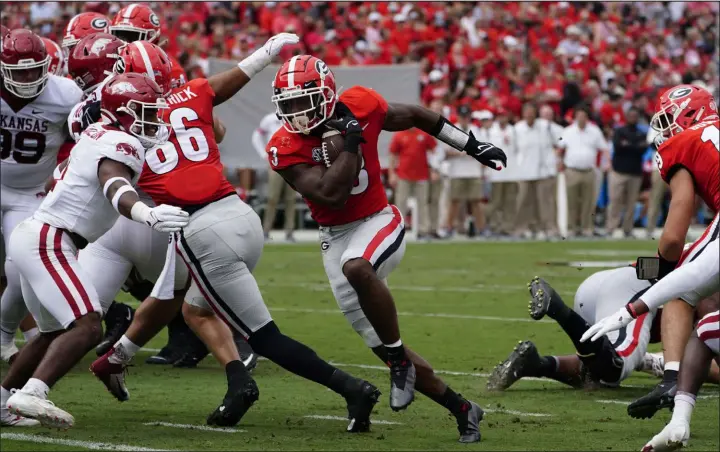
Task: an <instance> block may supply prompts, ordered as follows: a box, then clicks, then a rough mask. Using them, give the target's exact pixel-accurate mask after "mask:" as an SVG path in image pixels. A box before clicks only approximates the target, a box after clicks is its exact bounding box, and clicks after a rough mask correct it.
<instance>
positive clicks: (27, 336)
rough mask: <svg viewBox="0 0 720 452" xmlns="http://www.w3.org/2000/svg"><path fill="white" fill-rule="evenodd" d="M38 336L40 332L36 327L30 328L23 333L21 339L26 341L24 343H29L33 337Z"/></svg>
mask: <svg viewBox="0 0 720 452" xmlns="http://www.w3.org/2000/svg"><path fill="white" fill-rule="evenodd" d="M38 334H40V330H38V329H37V327H35V328H30V329H29V330H27V331H23V337H24V338H25V341H26V342H29V341H30V339H32V338H34V337H35V336H37V335H38Z"/></svg>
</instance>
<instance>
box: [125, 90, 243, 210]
mask: <svg viewBox="0 0 720 452" xmlns="http://www.w3.org/2000/svg"><path fill="white" fill-rule="evenodd" d="M214 97H215V93H214V92H213V90H212V88H211V87H210V84H209V83H208V81H207V79H195V80H191V81H190V82H188V83H186V84H184V85H182V86H180V87H177V88H174V89H173V90H172V91H170V94H168V95H167V96H166V98H165V99H166V100H167V103H168V105H169V106H170V108H169V109H168V110H166V111H164V112H163V119H164V120H165V121H166V122H167V123H169V124H170V126H171V133H170V140H169V141H168V142H167V143H165V144H164V145H162V146H156V147H154V148H152V149H150V150H148V151H147V153H146V154H145V166H144V167H143V171H142V176H141V177H140V182H139V183H138V187H139V188H141V189H142V190H143V191H144V192H145V193H147V194H148V195H150V197H152V199H153V201H154V202H155V203H156V204H171V205H174V206H180V207H187V206H199V205H203V204H207V203H209V202H212V201H215V200H218V199H220V198H222V197H225V196H227V195H229V194H233V193H235V189H234V188H233V186H232V185H231V184H230V182H228V180H227V179H226V178H225V175H224V169H223V165H222V163H221V162H220V151H219V149H218V145H217V142H216V141H215V132H214V131H213V113H212V112H213V98H214Z"/></svg>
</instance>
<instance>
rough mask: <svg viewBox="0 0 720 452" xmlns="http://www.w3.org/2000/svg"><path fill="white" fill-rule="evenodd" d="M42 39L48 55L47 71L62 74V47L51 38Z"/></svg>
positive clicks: (63, 58)
mask: <svg viewBox="0 0 720 452" xmlns="http://www.w3.org/2000/svg"><path fill="white" fill-rule="evenodd" d="M42 40H43V43H44V44H45V50H47V53H48V55H50V67H49V68H48V72H50V73H51V74H55V75H59V76H62V75H63V73H64V72H65V57H64V56H63V53H62V49H61V48H60V46H59V45H58V44H57V42H55V41H53V40H52V39H49V38H42Z"/></svg>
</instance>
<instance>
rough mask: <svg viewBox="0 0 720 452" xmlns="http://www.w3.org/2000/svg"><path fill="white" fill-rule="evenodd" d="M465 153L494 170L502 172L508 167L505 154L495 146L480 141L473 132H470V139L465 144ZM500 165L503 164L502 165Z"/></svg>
mask: <svg viewBox="0 0 720 452" xmlns="http://www.w3.org/2000/svg"><path fill="white" fill-rule="evenodd" d="M463 151H465V152H467V154H468V155H469V156H471V157H472V158H474V159H475V160H477V161H478V162H480V163H482V164H483V165H485V166H488V167H490V168H492V169H494V170H497V171H500V170H501V169H503V168H505V167H507V156H506V155H505V152H503V150H502V149H500V148H499V147H497V146H495V145H494V144H491V143H483V142H480V141H478V140H477V139H476V138H475V136H474V135H473V133H472V132H470V138H469V139H468V142H467V143H466V144H465V147H464V148H463ZM498 163H502V165H499V164H498Z"/></svg>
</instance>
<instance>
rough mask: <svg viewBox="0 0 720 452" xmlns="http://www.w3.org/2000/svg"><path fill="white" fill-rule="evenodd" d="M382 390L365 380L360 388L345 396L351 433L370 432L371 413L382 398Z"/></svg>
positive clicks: (348, 429) (348, 428) (348, 427)
mask: <svg viewBox="0 0 720 452" xmlns="http://www.w3.org/2000/svg"><path fill="white" fill-rule="evenodd" d="M380 395H381V394H380V390H378V388H376V387H375V386H373V385H372V384H370V383H368V382H367V381H363V382H362V385H361V386H360V388H359V389H358V390H357V391H355V392H353V393H351V394H348V395H346V396H345V401H347V410H348V420H349V421H350V423H349V424H348V426H347V431H348V432H350V433H359V432H369V431H370V414H371V413H372V409H373V407H374V406H375V404H376V403H377V402H378V400H380Z"/></svg>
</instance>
